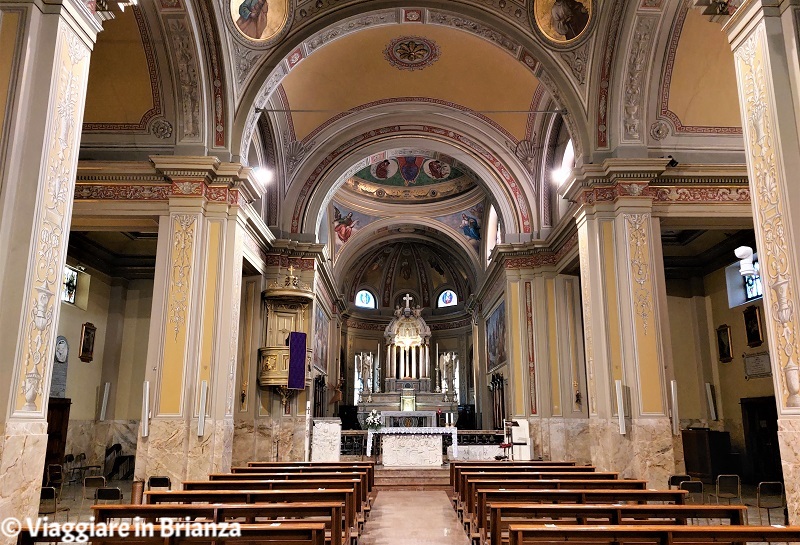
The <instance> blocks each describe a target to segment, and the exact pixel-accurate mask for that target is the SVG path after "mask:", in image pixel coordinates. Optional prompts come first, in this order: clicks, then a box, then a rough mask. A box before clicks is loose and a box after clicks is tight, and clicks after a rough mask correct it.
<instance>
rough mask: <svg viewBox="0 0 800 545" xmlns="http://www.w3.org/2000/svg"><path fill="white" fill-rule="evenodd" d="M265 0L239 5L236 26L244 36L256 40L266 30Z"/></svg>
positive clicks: (245, 0) (246, 1) (248, 1)
mask: <svg viewBox="0 0 800 545" xmlns="http://www.w3.org/2000/svg"><path fill="white" fill-rule="evenodd" d="M268 9H269V5H268V4H267V0H244V1H243V2H242V3H241V4H240V5H239V19H238V20H237V21H236V26H238V27H239V30H241V31H242V32H243V33H244V34H245V35H246V36H249V37H250V38H253V39H254V40H258V39H260V38H261V35H262V34H264V31H265V30H266V28H267V11H268Z"/></svg>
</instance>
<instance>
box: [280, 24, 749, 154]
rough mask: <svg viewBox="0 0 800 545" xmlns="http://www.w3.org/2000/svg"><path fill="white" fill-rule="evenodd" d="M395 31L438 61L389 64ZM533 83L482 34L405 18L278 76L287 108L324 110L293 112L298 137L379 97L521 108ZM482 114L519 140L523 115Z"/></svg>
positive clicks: (344, 42) (347, 40)
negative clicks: (417, 65) (419, 65)
mask: <svg viewBox="0 0 800 545" xmlns="http://www.w3.org/2000/svg"><path fill="white" fill-rule="evenodd" d="M399 36H421V37H425V38H429V39H432V40H433V41H435V42H436V43H437V44H438V45H439V47H440V49H441V55H440V57H439V60H437V61H436V62H434V63H433V64H432V65H430V66H428V67H426V68H424V69H422V70H413V71H410V70H400V69H397V68H395V67H394V66H392V65H391V64H389V62H388V61H387V60H386V59H385V58H384V49H385V48H386V46H387V44H388V43H389V42H390V41H391V40H392V39H394V38H396V37H399ZM465 51H468V52H469V54H467V55H465V54H463V53H464V52H465ZM537 85H538V79H536V78H535V77H534V76H533V74H531V73H530V72H529V71H528V70H526V69H525V68H524V67H523V66H522V65H521V64H520V62H519V61H518V60H516V59H515V58H514V57H512V56H511V55H509V54H508V53H506V52H504V51H503V50H501V49H500V48H498V47H497V46H495V45H493V44H491V43H489V42H487V41H486V40H483V39H481V38H478V37H476V36H473V35H471V34H468V33H466V32H461V31H457V30H453V29H450V28H446V27H441V26H436V25H410V24H406V25H392V26H384V27H378V28H371V29H366V30H363V31H361V32H356V33H353V34H349V35H347V36H345V37H344V38H341V39H339V40H336V41H335V42H331V43H330V44H328V45H326V46H325V47H323V48H321V49H319V50H317V51H315V52H314V53H313V54H312V55H310V56H309V57H308V58H307V59H304V60H303V61H302V62H301V63H300V64H298V65H297V67H296V68H294V69H293V70H292V71H291V72H290V73H289V75H288V76H287V77H286V78H285V79H284V80H283V88H284V90H285V91H286V95H287V97H288V99H289V105H290V107H291V108H292V109H316V110H328V111H324V112H315V113H295V114H293V115H292V121H293V123H294V130H295V134H296V135H297V139H298V140H300V139H302V138H304V137H305V136H307V135H308V134H309V133H310V132H311V131H312V130H313V129H315V128H316V127H318V126H319V125H321V124H322V123H323V122H325V121H326V120H327V119H329V118H331V117H334V116H335V115H336V112H339V111H342V110H347V109H349V108H354V107H356V106H360V105H362V104H365V103H368V102H372V101H376V100H380V99H384V98H386V97H430V98H434V99H440V100H446V101H449V102H454V103H456V104H460V105H462V106H465V107H467V108H470V109H472V110H495V111H497V110H523V111H527V110H528V109H529V108H530V106H531V99H532V98H533V94H534V92H535V90H536V86H537ZM420 107H421V108H424V106H422V105H420ZM737 112H738V110H737ZM486 116H487V117H489V118H491V119H493V120H494V121H496V122H497V123H499V124H500V125H502V126H504V127H505V128H506V129H507V130H508V131H510V132H511V133H512V134H513V135H514V136H516V137H517V138H520V139H521V138H524V136H525V126H526V123H527V119H528V116H527V115H525V114H524V113H523V114H519V113H487V114H486Z"/></svg>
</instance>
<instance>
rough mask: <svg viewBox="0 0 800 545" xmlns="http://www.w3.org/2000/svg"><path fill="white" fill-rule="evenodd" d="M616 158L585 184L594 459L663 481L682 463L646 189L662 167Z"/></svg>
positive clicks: (655, 230) (584, 274) (581, 240)
mask: <svg viewBox="0 0 800 545" xmlns="http://www.w3.org/2000/svg"><path fill="white" fill-rule="evenodd" d="M614 163H615V161H614V160H609V161H606V163H605V164H604V165H603V169H604V170H605V173H606V174H605V177H604V180H603V185H602V186H601V187H597V185H596V183H597V181H593V182H592V183H590V184H586V186H585V187H584V188H583V189H582V192H581V196H580V198H579V202H581V203H582V204H581V207H580V208H579V210H578V212H577V214H576V220H577V225H578V244H579V255H580V263H581V280H582V289H583V313H584V345H585V349H586V367H587V377H588V397H589V399H588V402H589V416H590V424H589V428H590V435H591V437H592V440H591V442H592V444H593V445H594V448H593V450H592V461H593V462H594V463H595V465H597V466H598V467H599V468H602V469H606V470H613V471H619V472H620V473H622V474H623V475H624V476H626V477H637V478H642V479H647V480H648V481H649V482H650V483H651V486H662V485H663V484H664V483H666V481H667V477H668V476H669V475H670V474H671V473H673V472H674V469H675V460H674V456H673V447H672V437H671V431H670V422H669V418H668V405H667V396H666V384H665V383H666V380H665V375H664V368H665V365H666V364H667V363H668V362H666V361H665V359H666V358H667V357H668V353H665V350H664V340H663V338H662V336H661V330H662V329H664V328H668V327H669V325H668V324H667V323H665V318H664V316H665V315H664V314H663V313H662V312H660V310H659V307H660V305H662V304H663V302H664V301H665V298H666V292H665V285H664V278H663V258H662V256H661V249H660V245H661V238H660V230H659V223H658V220H657V218H653V216H652V200H651V198H650V197H645V196H642V190H643V189H644V186H645V185H646V184H647V182H648V181H649V180H650V179H652V177H654V176H655V175H656V173H657V172H658V171H659V169H661V168H662V167H661V166H660V165H658V164H654V163H652V162H648V161H643V162H642V163H641V164H634V163H633V162H632V161H629V160H625V161H620V163H621V164H614ZM598 197H599V198H598ZM616 381H621V384H622V390H623V406H622V407H618V403H617V394H616ZM620 411H622V412H623V414H624V418H623V419H624V421H625V433H624V434H621V431H620V426H619V414H620Z"/></svg>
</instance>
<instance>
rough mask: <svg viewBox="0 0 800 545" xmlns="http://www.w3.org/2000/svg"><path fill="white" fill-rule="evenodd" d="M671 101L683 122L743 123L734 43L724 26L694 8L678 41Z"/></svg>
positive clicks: (702, 123)
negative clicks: (732, 49)
mask: <svg viewBox="0 0 800 545" xmlns="http://www.w3.org/2000/svg"><path fill="white" fill-rule="evenodd" d="M668 104H669V109H670V110H671V111H672V112H673V113H675V115H677V116H678V119H680V120H681V123H682V124H683V125H693V126H703V127H741V125H742V121H741V117H740V113H739V97H738V92H737V88H736V73H735V69H734V65H733V53H732V52H731V46H730V45H729V44H728V39H727V38H726V37H725V33H724V32H722V30H721V28H720V25H719V24H718V23H712V22H710V21H708V20H706V19H705V17H704V16H703V14H702V13H700V12H699V11H697V10H694V9H690V10H689V12H688V13H687V15H686V21H685V23H684V25H683V30H682V32H681V36H680V40H679V41H678V49H677V51H676V53H675V64H674V65H673V71H672V81H671V83H670V88H669V102H668Z"/></svg>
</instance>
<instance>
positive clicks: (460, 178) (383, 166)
mask: <svg viewBox="0 0 800 545" xmlns="http://www.w3.org/2000/svg"><path fill="white" fill-rule="evenodd" d="M473 187H475V181H474V180H473V179H472V178H470V177H469V176H467V175H465V173H464V172H462V171H461V170H459V169H458V168H456V167H454V166H451V165H449V164H448V163H446V162H444V161H442V160H440V159H431V158H429V157H424V156H420V155H401V156H398V157H391V158H388V159H383V160H382V161H379V162H377V163H375V164H373V165H370V166H367V167H364V168H362V169H361V170H359V171H358V172H356V173H355V175H353V176H352V177H351V178H349V179H348V180H347V181H346V182H345V184H344V188H345V189H348V190H350V191H352V192H355V193H357V194H359V195H365V196H370V197H374V198H377V199H381V200H386V201H390V202H392V201H394V202H402V201H413V202H429V201H432V200H437V199H442V198H445V197H451V196H454V195H459V194H461V193H464V192H466V191H469V190H470V189H472V188H473Z"/></svg>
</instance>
